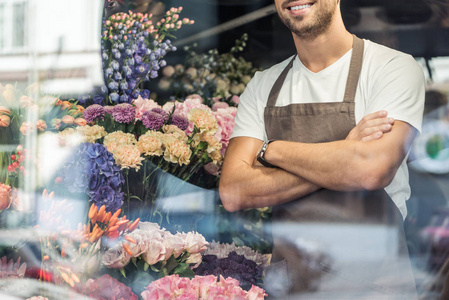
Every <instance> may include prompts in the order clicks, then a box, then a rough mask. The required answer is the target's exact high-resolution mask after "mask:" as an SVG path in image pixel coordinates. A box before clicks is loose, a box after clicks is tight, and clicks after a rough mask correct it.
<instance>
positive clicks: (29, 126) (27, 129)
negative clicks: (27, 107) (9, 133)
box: [20, 121, 36, 135]
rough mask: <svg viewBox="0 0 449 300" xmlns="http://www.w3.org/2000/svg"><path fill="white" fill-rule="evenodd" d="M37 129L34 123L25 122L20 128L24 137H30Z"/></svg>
mask: <svg viewBox="0 0 449 300" xmlns="http://www.w3.org/2000/svg"><path fill="white" fill-rule="evenodd" d="M35 129H36V127H35V125H34V124H33V123H32V122H28V121H25V122H23V123H22V125H21V126H20V132H21V133H22V134H23V135H28V134H30V133H31V132H33V131H34V130H35Z"/></svg>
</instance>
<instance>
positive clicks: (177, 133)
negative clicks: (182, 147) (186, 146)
mask: <svg viewBox="0 0 449 300" xmlns="http://www.w3.org/2000/svg"><path fill="white" fill-rule="evenodd" d="M162 131H163V132H164V133H165V134H166V135H172V136H174V137H175V138H176V139H178V140H181V141H184V142H186V143H187V141H188V140H189V138H188V137H187V135H186V133H185V132H184V131H183V130H181V129H180V128H179V127H178V126H175V125H164V127H162Z"/></svg>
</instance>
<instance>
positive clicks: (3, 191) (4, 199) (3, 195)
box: [0, 182, 11, 210]
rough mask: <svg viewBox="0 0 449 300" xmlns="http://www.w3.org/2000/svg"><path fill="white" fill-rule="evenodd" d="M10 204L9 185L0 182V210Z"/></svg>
mask: <svg viewBox="0 0 449 300" xmlns="http://www.w3.org/2000/svg"><path fill="white" fill-rule="evenodd" d="M10 206H11V187H10V186H9V185H7V184H3V183H1V182H0V210H4V209H8V208H9V207H10Z"/></svg>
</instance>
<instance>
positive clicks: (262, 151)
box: [257, 140, 277, 168]
mask: <svg viewBox="0 0 449 300" xmlns="http://www.w3.org/2000/svg"><path fill="white" fill-rule="evenodd" d="M274 141H275V140H268V141H264V142H263V144H262V148H261V149H260V151H259V153H258V154H257V161H258V162H260V163H261V164H262V165H263V166H264V167H267V168H277V166H275V165H273V164H271V163H269V162H268V161H267V160H266V159H265V152H266V151H267V147H268V145H269V144H270V143H272V142H274Z"/></svg>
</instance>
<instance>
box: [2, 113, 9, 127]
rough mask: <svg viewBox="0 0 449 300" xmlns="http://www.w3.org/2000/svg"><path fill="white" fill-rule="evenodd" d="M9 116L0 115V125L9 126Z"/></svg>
mask: <svg viewBox="0 0 449 300" xmlns="http://www.w3.org/2000/svg"><path fill="white" fill-rule="evenodd" d="M10 123H11V118H10V117H9V116H7V115H0V127H9V124H10Z"/></svg>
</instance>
